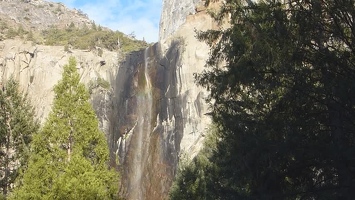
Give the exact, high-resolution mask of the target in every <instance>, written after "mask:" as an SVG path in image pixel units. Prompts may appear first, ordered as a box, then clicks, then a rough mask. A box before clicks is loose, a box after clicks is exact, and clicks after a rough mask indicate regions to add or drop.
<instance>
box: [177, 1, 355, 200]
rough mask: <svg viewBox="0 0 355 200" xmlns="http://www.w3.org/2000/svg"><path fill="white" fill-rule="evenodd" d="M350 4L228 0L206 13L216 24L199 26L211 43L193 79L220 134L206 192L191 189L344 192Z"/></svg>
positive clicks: (336, 195) (352, 88) (350, 125)
mask: <svg viewBox="0 0 355 200" xmlns="http://www.w3.org/2000/svg"><path fill="white" fill-rule="evenodd" d="M354 13H355V5H354V2H353V1H350V0H340V1H338V0H337V1H336V0H329V1H320V0H310V1H278V0H266V1H258V2H253V1H248V0H246V1H242V0H227V1H225V3H224V4H223V5H222V8H221V10H220V12H219V13H216V14H214V15H213V17H214V19H215V20H217V22H218V23H219V24H220V25H221V29H219V30H210V31H207V32H201V33H199V34H198V37H199V38H200V39H201V40H204V41H206V42H207V43H208V44H209V45H210V46H211V49H212V50H211V57H210V59H209V60H208V63H207V65H208V66H209V68H208V70H206V71H204V72H203V73H202V74H200V75H198V76H197V80H198V83H199V84H201V85H202V86H204V87H206V88H207V89H209V90H210V92H211V95H210V97H209V99H208V101H209V103H210V105H211V108H212V117H213V120H214V122H215V123H216V124H218V127H219V132H218V138H219V142H218V145H217V149H216V151H215V152H214V153H213V154H212V155H211V156H210V157H209V159H210V162H211V163H213V165H214V166H216V170H215V172H216V175H213V176H211V178H210V179H207V180H210V181H211V183H212V184H213V186H214V187H211V190H212V191H210V192H212V193H213V194H215V197H213V198H209V197H210V196H208V195H207V196H206V193H201V194H199V195H200V196H206V199H352V198H353V191H354V190H355V124H354V121H355V101H354V98H353V96H355V79H354V77H355V62H354V61H355V60H354V58H355V56H354V50H355V46H354V44H355V43H354V41H355V32H354V31H355V27H354V23H353V17H354ZM226 21H228V23H230V27H228V28H225V26H224V27H223V25H224V23H225V22H226ZM187 187H189V186H188V185H187ZM182 190H184V189H182Z"/></svg>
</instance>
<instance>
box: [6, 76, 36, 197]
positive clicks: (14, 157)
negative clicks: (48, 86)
mask: <svg viewBox="0 0 355 200" xmlns="http://www.w3.org/2000/svg"><path fill="white" fill-rule="evenodd" d="M38 129H39V124H38V122H37V121H36V120H35V116H34V110H33V108H32V107H31V105H30V104H29V102H28V100H27V96H26V95H24V94H22V93H21V92H20V89H19V84H18V83H17V82H16V81H15V80H13V79H12V78H11V79H10V80H9V81H7V82H6V83H4V85H2V87H1V88H0V188H1V193H2V194H3V195H4V196H7V195H8V194H9V192H11V190H12V187H13V183H14V181H15V179H16V177H17V176H18V173H19V169H20V168H21V167H24V166H25V165H26V162H27V159H28V145H29V143H30V141H31V139H32V135H33V134H35V133H36V132H37V131H38Z"/></svg>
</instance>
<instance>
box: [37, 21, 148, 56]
mask: <svg viewBox="0 0 355 200" xmlns="http://www.w3.org/2000/svg"><path fill="white" fill-rule="evenodd" d="M95 27H96V25H95V26H93V28H92V29H89V28H88V27H84V28H76V27H75V26H74V24H71V25H70V26H69V27H68V28H67V29H57V28H55V27H52V28H50V29H48V30H45V31H43V37H44V40H45V44H46V45H63V46H64V45H67V44H70V45H71V46H72V47H73V48H76V49H95V47H101V48H105V49H108V50H110V51H115V50H119V49H118V48H119V47H118V40H119V42H120V45H121V47H120V48H121V49H120V50H122V51H123V52H131V51H136V50H139V49H142V48H145V47H147V43H146V42H144V41H139V40H133V39H130V38H128V37H127V36H125V35H124V34H123V33H121V32H118V31H116V32H113V31H108V30H102V28H100V27H99V28H95Z"/></svg>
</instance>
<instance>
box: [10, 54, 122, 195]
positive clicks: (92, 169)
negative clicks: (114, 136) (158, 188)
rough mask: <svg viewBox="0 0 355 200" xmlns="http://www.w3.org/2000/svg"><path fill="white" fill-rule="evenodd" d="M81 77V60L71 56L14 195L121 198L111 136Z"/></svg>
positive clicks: (32, 144)
mask: <svg viewBox="0 0 355 200" xmlns="http://www.w3.org/2000/svg"><path fill="white" fill-rule="evenodd" d="M79 81H80V76H79V74H78V72H77V70H76V61H75V59H74V58H70V59H69V65H65V66H64V72H63V78H62V80H61V81H59V83H58V84H57V85H56V86H55V88H54V92H55V99H54V103H53V107H52V112H51V113H50V114H49V117H48V119H47V121H46V123H45V125H44V127H43V129H42V130H41V132H40V133H39V134H37V135H36V136H35V137H34V139H33V142H32V143H31V157H30V161H29V164H28V168H27V169H26V170H25V172H24V174H23V178H22V179H20V180H19V187H18V189H17V190H15V191H14V194H13V195H12V199H114V198H117V193H118V187H117V186H118V174H117V173H116V172H115V171H114V169H109V167H108V159H109V156H108V145H107V141H106V139H105V136H104V134H103V133H102V132H101V131H100V130H99V128H98V121H97V118H96V115H95V113H94V110H93V108H92V106H91V105H90V103H89V102H88V99H89V93H88V91H87V90H86V88H85V86H84V85H83V84H82V83H79Z"/></svg>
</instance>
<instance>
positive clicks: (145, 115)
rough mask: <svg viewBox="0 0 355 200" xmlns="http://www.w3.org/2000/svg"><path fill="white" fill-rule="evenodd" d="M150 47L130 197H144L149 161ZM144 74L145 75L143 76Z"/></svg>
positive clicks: (142, 84) (139, 101)
mask: <svg viewBox="0 0 355 200" xmlns="http://www.w3.org/2000/svg"><path fill="white" fill-rule="evenodd" d="M148 51H149V48H146V49H145V50H144V69H143V70H144V72H141V73H142V75H141V77H142V79H143V80H141V81H140V82H139V86H138V87H139V88H140V90H139V94H138V95H137V121H138V124H137V126H136V127H135V130H134V134H133V136H132V137H133V138H132V140H133V143H134V144H135V148H134V151H133V152H132V156H133V158H132V167H133V168H132V172H131V177H129V179H130V180H129V182H130V192H129V198H128V199H137V200H138V199H144V191H142V190H143V189H144V187H143V182H144V179H143V178H144V177H143V176H144V174H143V171H144V169H145V165H146V163H147V162H148V152H147V149H148V148H149V140H150V137H149V136H150V133H151V119H152V103H153V102H152V101H153V100H152V86H151V81H150V77H149V70H148V67H149V57H148V53H149V52H148ZM143 75H144V76H143Z"/></svg>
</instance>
